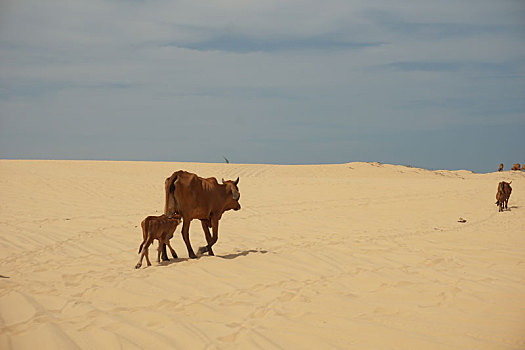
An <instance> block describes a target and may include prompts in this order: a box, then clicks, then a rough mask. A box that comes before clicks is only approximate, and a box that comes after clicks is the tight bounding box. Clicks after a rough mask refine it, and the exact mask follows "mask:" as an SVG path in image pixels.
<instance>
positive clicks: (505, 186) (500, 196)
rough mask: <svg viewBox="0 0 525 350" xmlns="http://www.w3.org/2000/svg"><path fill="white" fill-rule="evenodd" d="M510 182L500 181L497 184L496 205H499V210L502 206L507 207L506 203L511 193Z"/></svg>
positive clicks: (501, 209)
mask: <svg viewBox="0 0 525 350" xmlns="http://www.w3.org/2000/svg"><path fill="white" fill-rule="evenodd" d="M511 183H512V181H511V182H505V181H501V182H500V183H499V184H498V192H496V205H497V206H498V207H499V211H503V206H505V209H508V206H507V205H508V203H509V198H510V194H511V193H512V187H510V184H511Z"/></svg>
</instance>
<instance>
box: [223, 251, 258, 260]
mask: <svg viewBox="0 0 525 350" xmlns="http://www.w3.org/2000/svg"><path fill="white" fill-rule="evenodd" d="M251 253H259V254H266V253H268V251H267V250H263V249H259V250H257V249H250V250H245V251H243V252H238V253H231V254H227V255H218V256H217V257H218V258H222V259H235V258H238V257H240V256H246V255H248V254H251Z"/></svg>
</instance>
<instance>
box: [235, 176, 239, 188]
mask: <svg viewBox="0 0 525 350" xmlns="http://www.w3.org/2000/svg"><path fill="white" fill-rule="evenodd" d="M238 183H239V177H238V176H237V180H235V186H237V184H238Z"/></svg>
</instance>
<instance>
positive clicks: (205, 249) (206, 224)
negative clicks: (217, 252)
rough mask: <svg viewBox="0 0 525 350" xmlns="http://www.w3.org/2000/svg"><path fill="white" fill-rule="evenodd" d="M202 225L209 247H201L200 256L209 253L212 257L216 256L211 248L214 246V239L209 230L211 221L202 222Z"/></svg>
mask: <svg viewBox="0 0 525 350" xmlns="http://www.w3.org/2000/svg"><path fill="white" fill-rule="evenodd" d="M201 224H202V230H203V231H204V236H205V237H206V242H207V243H208V245H207V246H204V247H200V248H199V251H198V254H202V253H206V252H208V253H209V254H210V255H214V254H213V250H211V246H212V245H213V243H212V237H211V234H210V229H209V228H208V227H209V226H210V221H209V220H201Z"/></svg>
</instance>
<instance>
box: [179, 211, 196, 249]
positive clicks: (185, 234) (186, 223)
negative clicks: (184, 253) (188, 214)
mask: <svg viewBox="0 0 525 350" xmlns="http://www.w3.org/2000/svg"><path fill="white" fill-rule="evenodd" d="M190 222H191V221H190V220H186V219H183V220H182V239H183V240H184V243H185V244H186V249H188V256H189V257H190V258H191V259H195V258H197V255H195V253H194V252H193V248H192V247H191V243H190Z"/></svg>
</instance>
